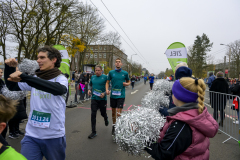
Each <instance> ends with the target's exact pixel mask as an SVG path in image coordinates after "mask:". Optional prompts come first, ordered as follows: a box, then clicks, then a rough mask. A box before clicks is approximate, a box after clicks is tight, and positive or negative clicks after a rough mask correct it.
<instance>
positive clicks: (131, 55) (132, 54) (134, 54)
mask: <svg viewBox="0 0 240 160" xmlns="http://www.w3.org/2000/svg"><path fill="white" fill-rule="evenodd" d="M134 55H137V54H132V55H131V62H132V56H134Z"/></svg>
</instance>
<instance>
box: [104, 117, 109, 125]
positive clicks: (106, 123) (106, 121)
mask: <svg viewBox="0 0 240 160" xmlns="http://www.w3.org/2000/svg"><path fill="white" fill-rule="evenodd" d="M104 121H105V126H108V124H109V121H108V118H107V119H105V120H104Z"/></svg>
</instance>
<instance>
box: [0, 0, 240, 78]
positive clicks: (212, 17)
mask: <svg viewBox="0 0 240 160" xmlns="http://www.w3.org/2000/svg"><path fill="white" fill-rule="evenodd" d="M79 1H83V2H87V3H88V4H91V2H90V0H79ZM102 1H103V2H104V3H105V5H106V6H107V7H108V9H109V10H110V12H111V13H112V14H113V16H114V17H115V18H116V20H117V21H118V23H119V24H120V25H121V27H122V28H123V29H124V31H125V32H126V33H127V35H128V36H129V38H130V39H131V40H132V42H133V43H134V44H135V46H136V47H137V49H138V50H139V51H140V53H139V52H138V51H137V50H136V49H135V48H134V46H133V45H132V44H131V42H130V41H129V40H128V38H127V37H126V36H125V34H124V33H123V32H122V30H121V29H120V27H119V26H118V25H117V23H116V22H115V21H114V19H113V18H112V17H111V15H110V13H109V12H108V11H107V9H106V8H105V7H104V5H103V3H102V2H101V0H92V2H93V3H94V4H95V5H96V6H97V7H98V9H99V10H100V11H101V12H102V13H103V15H104V16H105V17H106V18H107V19H108V20H109V21H110V23H111V24H112V25H113V26H114V27H115V28H116V29H117V31H118V32H119V33H120V35H122V36H123V38H124V39H125V40H126V41H127V42H128V44H130V45H131V47H132V48H133V49H134V50H135V52H137V53H138V54H139V55H140V54H142V55H143V57H144V60H143V58H140V56H138V55H134V56H132V57H133V60H134V61H136V62H139V63H141V64H143V67H146V68H147V69H148V70H149V71H150V72H152V73H155V74H158V73H159V72H160V71H165V70H166V68H171V67H170V65H169V63H168V60H167V58H166V55H165V54H164V53H165V51H166V49H167V48H168V46H169V45H170V44H171V43H173V42H182V43H183V44H185V46H186V47H188V46H190V45H192V44H193V43H194V40H195V39H196V36H197V35H200V36H201V35H202V34H203V33H205V34H207V36H208V37H209V39H210V41H211V42H213V48H212V51H211V52H210V53H209V54H212V55H214V57H215V58H214V60H215V62H217V61H218V60H222V61H223V57H224V55H225V53H226V51H227V48H226V47H224V46H221V45H220V44H221V43H224V44H228V43H231V42H234V41H235V40H238V39H240V9H239V8H240V0H102ZM105 23H106V26H107V27H106V30H105V31H110V30H111V31H115V30H114V29H113V28H112V27H111V25H109V23H108V22H107V21H106V22H105ZM122 43H123V45H122V48H123V49H124V50H125V53H126V54H127V55H128V58H129V59H130V58H131V55H133V54H135V52H134V51H133V50H132V49H131V47H129V45H128V44H127V43H126V42H124V40H123V39H122ZM11 45H14V44H13V43H8V48H9V46H11ZM217 51H218V52H217ZM0 60H2V57H1V58H0ZM146 61H147V62H146Z"/></svg>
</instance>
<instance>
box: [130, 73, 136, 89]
mask: <svg viewBox="0 0 240 160" xmlns="http://www.w3.org/2000/svg"><path fill="white" fill-rule="evenodd" d="M135 81H136V78H135V76H132V78H131V82H132V89H133V88H134V83H135Z"/></svg>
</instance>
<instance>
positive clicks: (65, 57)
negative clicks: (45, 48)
mask: <svg viewBox="0 0 240 160" xmlns="http://www.w3.org/2000/svg"><path fill="white" fill-rule="evenodd" d="M53 47H54V48H56V49H57V50H59V52H60V53H61V54H62V62H61V65H60V68H59V69H60V70H61V71H62V73H67V74H68V75H69V78H68V82H69V83H70V64H69V59H68V52H67V50H66V48H65V47H64V46H62V45H55V46H53Z"/></svg>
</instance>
